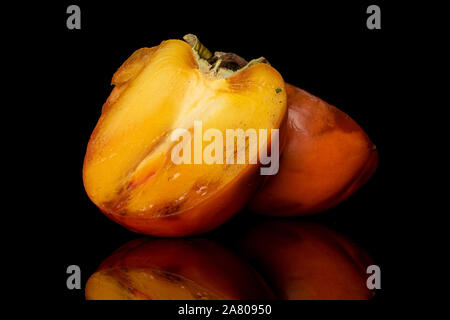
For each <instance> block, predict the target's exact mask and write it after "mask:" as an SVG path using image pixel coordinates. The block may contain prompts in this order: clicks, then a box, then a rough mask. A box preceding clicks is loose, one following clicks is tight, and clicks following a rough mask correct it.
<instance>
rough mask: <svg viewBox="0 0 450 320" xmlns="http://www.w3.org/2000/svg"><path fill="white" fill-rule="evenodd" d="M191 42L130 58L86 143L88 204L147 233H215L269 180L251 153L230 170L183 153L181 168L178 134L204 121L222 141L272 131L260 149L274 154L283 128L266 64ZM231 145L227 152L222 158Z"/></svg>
mask: <svg viewBox="0 0 450 320" xmlns="http://www.w3.org/2000/svg"><path fill="white" fill-rule="evenodd" d="M185 39H186V41H181V40H167V41H163V42H162V43H161V44H160V45H159V46H157V47H152V48H142V49H139V50H137V51H136V52H135V53H134V54H133V55H132V56H131V57H130V58H129V59H128V60H127V61H125V63H124V64H123V65H122V66H121V67H120V68H119V70H118V71H117V72H116V73H115V74H114V76H113V79H112V84H113V85H114V86H115V87H114V89H113V90H112V92H111V94H110V96H109V97H108V99H107V101H106V103H105V104H104V105H103V108H102V113H101V116H100V119H99V120H98V123H97V125H96V127H95V129H94V131H93V133H92V135H91V137H90V140H89V143H88V146H87V151H86V155H85V159H84V166H83V182H84V186H85V189H86V192H87V194H88V196H89V198H90V199H91V200H92V201H93V202H94V203H95V204H96V205H97V207H98V208H100V210H101V211H102V212H103V213H104V214H105V215H106V216H108V217H109V218H111V219H112V220H114V221H116V222H118V223H120V224H122V225H123V226H125V227H127V228H128V229H130V230H132V231H135V232H139V233H144V234H151V235H156V236H185V235H191V234H198V233H202V232H206V231H209V230H211V229H213V228H215V227H217V226H218V225H220V224H222V223H223V222H225V221H226V220H227V219H229V218H230V217H231V216H232V215H233V214H235V213H236V212H237V211H239V210H240V209H242V208H243V207H244V206H245V205H246V203H247V202H248V200H249V198H250V197H251V196H252V194H253V193H254V190H255V189H256V188H257V187H258V186H259V184H260V182H261V181H262V179H261V178H262V176H261V175H260V172H259V170H258V169H259V167H260V162H258V161H256V163H254V162H252V161H250V160H253V159H250V156H249V155H248V154H249V153H248V154H247V153H246V161H245V162H244V163H233V164H228V162H226V160H228V158H227V159H223V161H222V162H223V163H225V164H220V163H213V164H204V163H200V164H199V163H196V161H195V154H194V152H192V154H191V155H190V156H189V155H188V153H184V152H186V151H185V150H184V149H183V152H182V154H183V157H184V156H185V155H188V156H187V158H188V159H191V161H190V162H188V163H181V164H179V163H174V161H173V158H172V154H173V151H174V148H176V147H177V146H178V145H179V144H180V143H181V142H179V141H173V139H172V135H171V133H173V132H174V130H178V129H184V130H185V131H187V132H190V133H191V132H193V128H194V124H195V122H196V121H201V123H202V128H203V130H208V129H214V130H216V132H219V133H221V134H223V136H225V135H226V131H227V130H229V129H236V130H238V129H241V130H243V131H246V130H247V129H254V130H267V131H268V132H269V134H268V135H267V137H266V138H265V139H264V140H262V143H259V144H258V150H259V149H261V148H270V146H271V143H272V136H271V134H270V132H271V131H272V130H273V129H279V128H280V127H281V126H282V124H283V123H285V121H284V119H285V114H286V92H285V85H284V81H283V78H282V77H281V75H280V74H279V73H278V72H277V71H276V70H275V69H274V68H273V67H271V66H270V65H269V64H268V63H267V62H266V60H265V59H264V58H259V59H255V60H252V61H250V62H248V63H247V62H244V61H243V59H241V58H239V57H237V56H236V55H233V54H225V53H223V52H216V53H215V54H214V55H213V54H212V53H211V52H210V51H209V50H208V49H206V47H204V46H203V45H202V44H201V43H200V42H199V41H198V39H197V38H196V37H195V36H193V35H188V36H186V37H185ZM258 132H259V131H258ZM260 138H261V137H260ZM191 139H192V140H193V139H194V137H191ZM233 142H234V141H233ZM260 142H261V140H260ZM194 143H195V142H194ZM246 143H247V146H246V145H245V144H244V147H248V142H247V141H246ZM228 146H229V145H228V142H227V143H225V144H223V146H222V147H221V148H223V150H222V149H220V151H224V152H223V154H224V156H223V158H225V157H227V155H228V154H227V152H226V151H227V150H228V149H227V147H228ZM207 147H208V146H207V145H206V144H204V145H203V146H202V149H201V150H200V152H201V154H202V152H205V149H206V148H207ZM237 148H239V147H238V146H237V143H236V145H234V153H236V152H238V151H239V150H237ZM226 149H227V150H226ZM218 151H219V150H215V152H216V153H217V152H218ZM232 151H233V150H232ZM180 154H181V153H180ZM231 156H234V155H233V153H232V154H231Z"/></svg>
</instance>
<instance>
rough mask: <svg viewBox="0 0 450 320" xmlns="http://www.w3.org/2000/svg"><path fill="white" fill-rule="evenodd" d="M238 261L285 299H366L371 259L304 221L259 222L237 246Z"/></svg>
mask: <svg viewBox="0 0 450 320" xmlns="http://www.w3.org/2000/svg"><path fill="white" fill-rule="evenodd" d="M239 247H240V249H241V250H242V252H243V253H244V256H245V257H247V258H248V259H249V261H250V262H252V263H253V265H254V267H255V268H256V270H257V271H258V272H259V273H260V274H261V276H262V277H263V278H264V279H265V280H266V281H267V284H268V285H269V286H270V287H271V289H272V290H273V292H274V294H275V295H276V297H277V298H279V299H285V300H368V299H371V298H372V297H373V295H374V291H373V290H369V289H368V288H367V284H366V281H367V278H368V277H369V275H368V274H367V273H366V271H367V267H368V266H369V265H371V264H372V263H373V262H372V259H371V258H370V256H369V255H368V254H367V253H366V252H365V251H364V250H362V249H360V248H359V247H357V246H356V245H355V244H354V243H353V242H351V241H350V240H349V239H348V238H346V237H344V236H343V235H340V234H338V233H336V232H335V231H333V230H331V229H328V228H327V227H324V226H322V225H319V224H317V223H312V222H305V221H287V220H284V221H264V222H262V223H260V224H256V225H254V226H252V227H251V228H250V229H249V230H248V231H247V232H246V233H245V235H244V236H243V237H242V240H241V241H240V245H239Z"/></svg>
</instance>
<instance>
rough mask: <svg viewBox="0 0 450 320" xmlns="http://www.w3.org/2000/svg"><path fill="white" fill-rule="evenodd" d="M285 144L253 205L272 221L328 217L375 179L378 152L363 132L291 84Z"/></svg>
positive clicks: (339, 113)
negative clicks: (274, 170) (327, 213)
mask: <svg viewBox="0 0 450 320" xmlns="http://www.w3.org/2000/svg"><path fill="white" fill-rule="evenodd" d="M286 91H287V99H288V102H287V103H288V118H287V122H288V123H287V129H286V140H285V143H286V144H285V147H284V149H283V153H282V155H281V158H280V168H279V171H278V173H277V174H276V175H273V176H269V177H268V178H267V180H266V182H265V184H264V185H263V186H262V187H261V189H259V190H258V192H257V193H256V195H255V197H254V198H253V199H252V201H251V203H250V208H251V209H252V210H253V211H256V212H259V213H262V214H265V215H271V216H299V215H308V214H313V213H318V212H321V211H324V210H326V209H328V208H330V207H332V206H334V205H336V204H338V203H340V202H341V201H343V200H345V199H346V198H348V197H349V196H350V195H352V194H353V193H354V192H355V191H356V190H358V189H359V188H360V187H361V186H362V185H363V184H364V183H366V182H367V180H368V179H369V178H370V177H371V176H372V174H373V173H374V171H375V169H376V167H377V165H378V152H377V150H376V147H375V145H374V144H373V143H372V141H371V140H370V138H369V137H368V136H367V134H366V133H365V132H364V130H363V129H362V128H361V127H360V126H359V125H358V124H357V123H356V122H355V121H354V120H353V119H352V118H350V117H349V116H348V115H347V114H345V113H344V112H342V111H341V110H339V109H338V108H336V107H334V106H332V105H330V104H328V103H327V102H325V101H323V100H322V99H320V98H318V97H316V96H314V95H312V94H310V93H308V92H306V91H304V90H302V89H299V88H297V87H295V86H293V85H290V84H286Z"/></svg>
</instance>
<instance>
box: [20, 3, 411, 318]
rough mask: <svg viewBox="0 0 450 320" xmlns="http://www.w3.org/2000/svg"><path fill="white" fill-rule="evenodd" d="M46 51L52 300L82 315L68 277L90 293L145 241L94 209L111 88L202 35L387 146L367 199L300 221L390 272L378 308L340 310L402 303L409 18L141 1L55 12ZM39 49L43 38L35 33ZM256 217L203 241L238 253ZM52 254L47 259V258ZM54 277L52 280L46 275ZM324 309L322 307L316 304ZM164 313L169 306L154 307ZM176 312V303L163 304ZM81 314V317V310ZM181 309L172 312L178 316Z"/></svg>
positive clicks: (310, 7) (43, 112)
mask: <svg viewBox="0 0 450 320" xmlns="http://www.w3.org/2000/svg"><path fill="white" fill-rule="evenodd" d="M70 4H77V5H79V6H80V8H81V30H68V29H67V28H66V19H67V17H68V15H67V14H66V8H67V6H68V5H70ZM370 4H378V5H379V6H380V7H381V11H382V18H381V19H382V29H381V30H368V29H367V27H366V19H367V17H368V15H367V13H366V8H367V6H368V5H370ZM41 9H44V11H45V17H46V18H45V21H42V20H41V24H40V25H39V28H38V30H36V31H37V33H38V34H39V36H37V37H38V41H37V47H38V49H39V57H40V61H41V63H40V64H39V65H38V66H37V69H38V70H37V71H36V77H35V78H34V81H35V82H37V83H40V84H44V86H45V85H51V86H52V93H51V94H46V93H44V95H45V96H46V100H45V108H42V109H40V112H39V113H40V114H39V115H40V116H42V118H44V119H45V120H44V121H45V122H43V125H42V127H41V132H42V133H44V135H45V141H46V143H45V144H44V145H42V144H41V145H40V146H39V148H38V149H37V150H36V152H38V153H42V154H44V153H45V154H46V157H44V158H45V160H42V161H43V162H44V163H42V164H41V168H42V171H43V172H44V173H45V174H44V177H43V178H42V179H45V185H48V186H51V187H49V188H47V187H44V186H41V187H40V188H39V189H41V190H38V191H40V192H41V193H42V194H43V195H42V197H41V203H42V207H45V208H44V209H42V210H43V211H45V214H40V215H39V216H38V218H37V220H38V221H37V223H39V224H40V225H42V228H40V229H39V230H40V231H39V235H38V238H39V240H42V245H41V242H39V243H40V250H38V251H37V254H44V252H45V257H46V258H45V259H44V258H42V259H43V260H44V265H45V268H46V271H47V272H46V276H45V277H43V279H40V280H41V281H42V286H41V288H45V289H48V290H49V291H50V292H52V299H58V300H61V302H64V303H67V304H74V305H77V306H78V307H80V306H84V307H92V304H91V303H88V302H86V301H84V289H82V290H68V289H67V287H66V278H67V274H66V268H67V266H69V265H71V264H76V265H79V266H80V267H81V270H82V283H83V286H84V283H85V282H86V281H87V279H88V277H89V276H90V275H91V274H92V273H93V272H94V271H95V269H96V268H97V266H98V265H99V264H100V262H101V261H102V260H103V259H105V258H106V257H107V256H109V255H110V254H111V253H112V252H113V251H114V250H115V249H117V248H118V247H119V246H121V245H123V244H125V243H126V242H127V241H129V240H131V239H134V238H137V237H140V236H139V235H137V234H134V233H132V232H130V231H128V230H126V229H125V228H123V227H121V226H120V225H118V224H116V223H114V222H112V221H111V220H109V219H108V218H106V217H105V216H104V215H103V214H101V212H100V211H99V210H98V209H97V208H96V207H95V205H94V204H93V203H92V202H91V201H90V200H89V199H88V197H87V195H86V193H85V191H84V188H83V183H82V176H81V171H82V164H83V158H84V153H85V150H86V146H87V142H88V140H89V136H90V134H91V132H92V130H93V128H94V126H95V124H96V121H97V120H98V118H99V116H100V111H101V106H102V104H103V103H104V101H105V100H106V98H107V97H108V95H109V92H110V91H111V89H112V87H111V86H110V81H111V77H112V75H113V73H114V72H115V71H116V69H117V68H118V67H119V66H120V65H121V63H122V62H123V61H124V60H125V59H126V58H127V57H128V56H129V55H130V54H131V53H132V52H133V51H135V50H136V49H138V48H141V47H151V46H155V45H158V44H159V43H160V42H161V41H163V40H166V39H170V38H178V39H180V38H182V36H183V35H184V34H186V33H194V34H196V35H197V36H198V37H199V38H200V40H201V41H202V42H203V43H204V44H205V45H206V46H207V47H208V48H209V49H210V50H211V51H216V50H217V51H225V52H235V53H237V54H239V55H241V56H242V57H244V58H247V59H252V58H257V57H260V56H264V57H266V58H267V59H268V60H269V61H270V63H271V65H272V66H273V67H275V68H276V69H277V70H278V71H279V72H280V73H281V74H282V76H283V78H284V79H285V81H286V82H288V83H291V84H294V85H296V86H298V87H301V88H302V89H305V90H307V91H309V92H311V93H312V94H314V95H316V96H319V97H321V98H322V99H324V100H325V101H327V102H329V103H331V104H333V105H335V106H337V107H338V108H340V109H341V110H342V111H344V112H346V113H347V114H348V115H350V116H351V117H352V118H353V119H354V120H355V121H356V122H358V123H359V124H360V126H361V127H362V128H363V129H364V130H365V131H366V132H367V134H368V135H369V136H370V138H371V139H372V141H373V142H374V143H375V144H376V145H377V149H378V152H379V157H380V162H379V166H378V169H377V171H376V173H375V174H374V176H373V177H372V178H371V179H370V181H369V182H368V183H367V184H366V185H365V186H363V187H362V188H361V189H360V190H359V191H358V192H357V193H356V194H354V195H353V196H352V197H350V198H349V199H348V200H346V201H344V202H343V203H341V204H339V205H338V206H336V207H334V208H332V209H330V210H327V211H326V212H324V213H321V214H318V215H315V216H311V217H305V218H301V219H300V220H302V219H303V220H312V221H317V222H319V223H321V224H324V225H326V226H328V227H330V228H332V229H334V230H336V231H338V232H340V233H342V234H344V235H346V236H348V237H349V238H350V239H352V240H353V241H354V242H355V243H356V244H357V245H358V246H359V247H361V248H363V249H364V250H366V251H367V252H368V253H369V254H370V256H371V257H372V258H373V259H374V261H375V263H376V264H377V265H379V266H380V267H381V270H382V289H381V290H379V291H378V292H377V295H376V297H375V299H374V300H372V301H370V302H368V303H363V304H361V303H351V304H349V303H341V304H338V305H336V304H332V305H330V304H329V303H328V304H327V306H328V307H329V308H331V309H333V308H335V307H338V308H345V309H346V308H349V309H352V308H359V307H363V308H366V307H367V308H370V309H379V308H380V307H382V306H385V305H388V304H389V302H390V301H392V299H396V294H395V291H394V290H393V288H394V287H395V285H396V278H395V277H394V271H393V270H394V268H395V266H394V257H395V256H397V255H398V254H399V252H398V251H395V250H397V248H396V245H395V240H394V237H393V235H394V233H395V230H394V228H395V220H396V215H397V214H398V207H399V204H398V202H397V201H396V192H397V191H398V190H396V189H397V180H396V179H397V177H396V172H397V169H398V166H397V162H396V160H395V156H394V152H393V151H394V149H395V148H396V142H397V141H396V139H397V140H398V139H400V138H399V137H398V135H396V132H395V131H396V127H395V125H394V117H393V116H394V113H395V112H398V110H396V108H397V105H396V102H395V101H394V96H395V90H396V88H397V85H398V81H399V79H398V78H397V74H398V73H400V72H401V68H402V62H404V58H405V57H404V56H403V55H402V54H401V53H400V50H399V49H400V48H401V47H402V42H403V41H404V39H405V36H406V35H407V34H406V33H407V32H406V31H405V30H404V29H403V28H402V26H401V24H399V23H398V21H397V17H398V15H399V14H401V13H400V12H399V10H398V9H396V8H394V7H392V6H389V5H388V4H387V3H385V2H383V1H371V2H368V1H360V2H356V1H355V2H345V3H343V2H339V3H333V2H330V3H328V2H316V1H314V2H308V3H307V4H306V3H305V2H304V1H296V2H295V3H294V2H283V1H275V2H266V3H256V2H255V3H253V4H251V5H250V4H249V5H246V4H245V3H244V2H221V3H213V2H210V3H203V4H202V3H200V2H195V3H189V4H188V3H184V4H178V3H175V2H167V3H156V2H145V4H144V2H134V1H126V2H121V3H117V4H113V3H104V4H100V3H97V5H94V4H93V3H91V2H88V1H73V2H72V1H71V2H67V1H66V2H64V1H62V2H61V3H59V4H53V5H50V4H46V5H45V6H44V7H43V8H41ZM29 37H30V38H29V39H23V41H27V40H29V41H30V42H31V41H33V40H34V41H36V39H32V38H34V37H35V36H34V35H30V36H29ZM254 219H264V218H261V217H258V216H256V215H254V214H252V213H250V212H247V211H246V210H244V211H243V212H241V213H239V214H238V215H237V216H236V217H235V218H233V219H232V220H231V221H229V222H228V223H226V224H225V225H223V226H222V227H220V228H219V229H218V230H216V231H214V232H212V233H209V234H206V235H204V237H207V238H213V239H216V240H217V241H219V242H221V243H223V244H224V245H225V246H228V243H229V241H230V238H232V237H233V235H234V234H235V233H236V232H237V230H242V229H245V225H246V224H248V223H251V222H252V221H253V220H254ZM43 256H44V255H43ZM47 274H48V276H47ZM300 304H302V305H303V306H304V305H305V304H308V303H307V302H289V303H286V304H283V305H282V306H280V307H278V309H276V310H277V312H285V313H288V312H291V311H293V310H295V309H296V308H297V307H298V305H300ZM310 304H311V305H312V306H313V308H314V309H320V308H321V307H320V304H318V303H310ZM153 306H154V307H155V308H156V307H157V306H158V304H157V303H156V302H155V303H154V304H153ZM159 306H164V308H166V309H164V310H166V311H165V312H167V313H168V314H172V313H173V314H175V311H173V310H175V309H173V308H174V306H173V305H170V304H164V303H160V304H159ZM78 307H77V308H78ZM172 309H173V310H172Z"/></svg>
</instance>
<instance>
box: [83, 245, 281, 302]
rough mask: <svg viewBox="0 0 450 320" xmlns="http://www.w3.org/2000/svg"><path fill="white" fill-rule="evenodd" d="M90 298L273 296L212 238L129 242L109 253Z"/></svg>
mask: <svg viewBox="0 0 450 320" xmlns="http://www.w3.org/2000/svg"><path fill="white" fill-rule="evenodd" d="M85 296H86V299H88V300H230V299H239V300H247V299H272V298H273V293H272V291H271V290H270V289H269V287H268V286H267V284H266V283H265V282H264V280H263V279H262V278H261V276H260V275H259V274H258V273H257V272H256V271H255V270H254V269H253V268H252V267H251V266H250V265H249V264H248V263H247V262H245V261H244V260H242V259H241V258H239V257H238V256H237V255H235V254H234V253H232V252H231V251H229V250H227V249H225V248H223V247H222V246H219V245H218V244H216V243H215V242H212V241H210V240H207V239H200V238H191V239H150V238H141V239H136V240H132V241H130V242H128V243H127V244H125V245H124V246H122V247H121V248H119V249H118V250H116V251H115V252H114V253H113V254H112V255H111V256H109V257H108V258H106V259H105V260H104V261H103V262H102V263H101V264H100V266H99V267H98V269H97V271H96V272H95V273H94V274H92V275H91V276H90V278H89V279H88V281H87V283H86V287H85Z"/></svg>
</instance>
